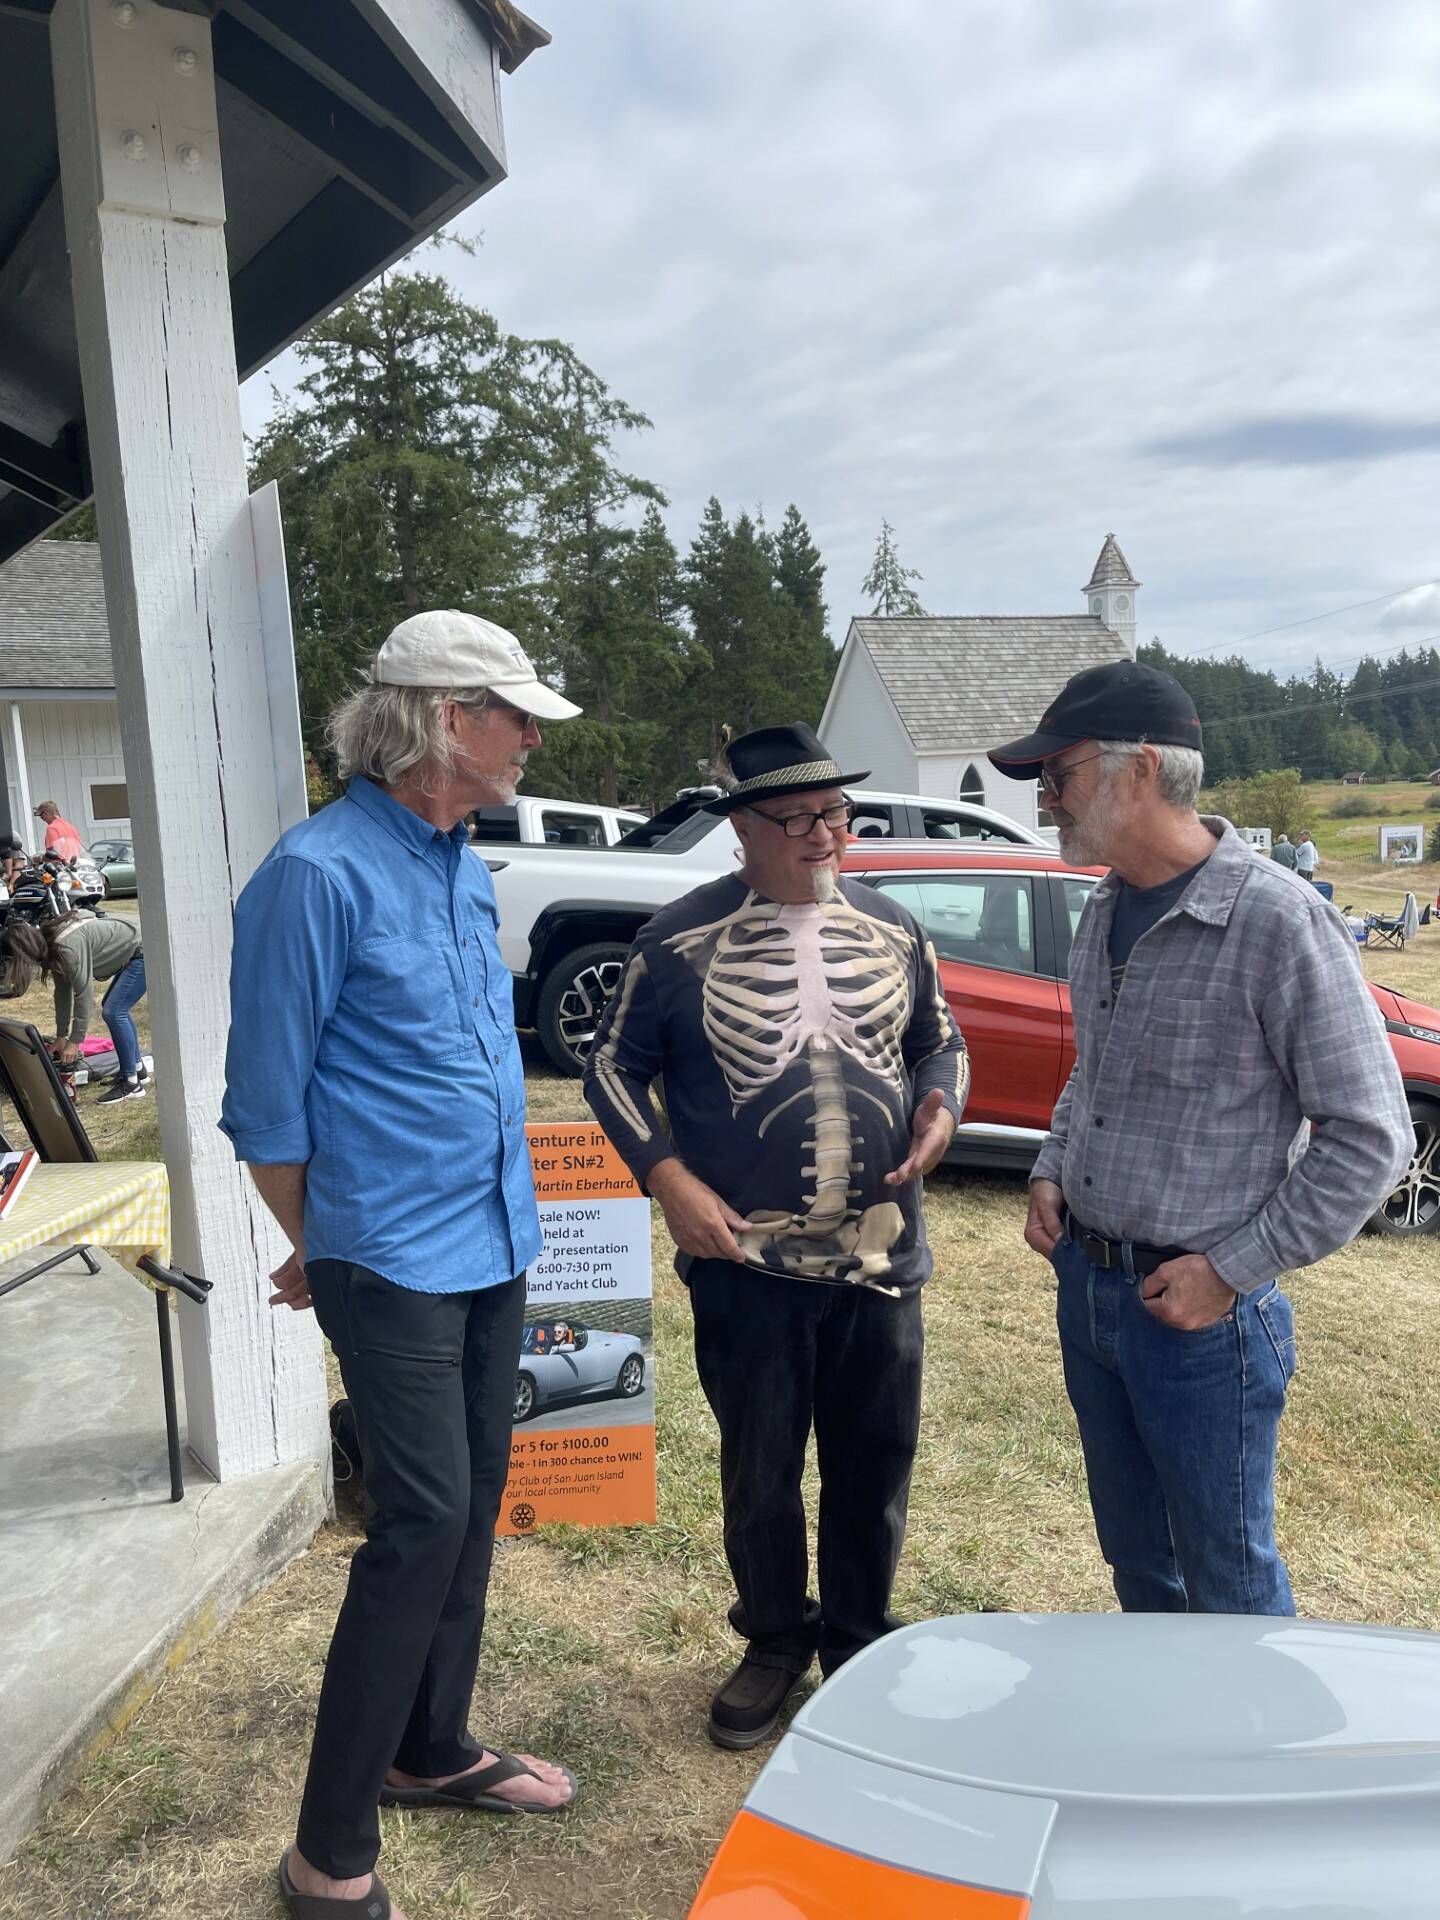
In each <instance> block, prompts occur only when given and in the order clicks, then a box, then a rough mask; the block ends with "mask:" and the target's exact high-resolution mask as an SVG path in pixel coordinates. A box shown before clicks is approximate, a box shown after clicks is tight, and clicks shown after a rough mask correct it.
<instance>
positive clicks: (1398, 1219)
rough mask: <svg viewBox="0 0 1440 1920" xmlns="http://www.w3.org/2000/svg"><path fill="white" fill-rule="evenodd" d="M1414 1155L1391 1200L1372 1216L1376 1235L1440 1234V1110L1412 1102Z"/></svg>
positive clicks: (1429, 1105)
mask: <svg viewBox="0 0 1440 1920" xmlns="http://www.w3.org/2000/svg"><path fill="white" fill-rule="evenodd" d="M1410 1118H1411V1120H1412V1121H1414V1123H1415V1153H1414V1156H1413V1158H1412V1159H1411V1161H1410V1164H1409V1166H1408V1167H1407V1168H1406V1169H1405V1171H1404V1173H1403V1174H1402V1175H1401V1177H1400V1184H1399V1185H1398V1186H1397V1187H1396V1189H1395V1191H1394V1192H1393V1193H1392V1194H1391V1195H1390V1197H1389V1199H1388V1200H1386V1201H1384V1202H1383V1203H1382V1205H1380V1206H1379V1207H1377V1208H1376V1210H1375V1212H1374V1213H1372V1214H1371V1216H1370V1220H1369V1226H1370V1229H1371V1231H1372V1232H1373V1233H1405V1234H1417V1233H1437V1232H1440V1106H1434V1105H1432V1103H1431V1102H1430V1101H1428V1100H1418V1099H1416V1100H1412V1101H1411V1102H1410Z"/></svg>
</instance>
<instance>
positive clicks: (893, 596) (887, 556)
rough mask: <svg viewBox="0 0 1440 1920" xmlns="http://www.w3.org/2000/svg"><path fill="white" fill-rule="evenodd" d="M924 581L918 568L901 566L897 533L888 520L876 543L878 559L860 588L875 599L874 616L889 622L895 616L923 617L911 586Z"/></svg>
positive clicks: (921, 608) (873, 563) (921, 609)
mask: <svg viewBox="0 0 1440 1920" xmlns="http://www.w3.org/2000/svg"><path fill="white" fill-rule="evenodd" d="M924 577H925V576H924V575H923V574H922V573H921V572H920V571H919V570H918V569H917V568H915V567H906V566H902V565H901V563H900V552H899V549H898V548H897V546H896V544H895V529H894V528H893V527H892V526H891V524H890V522H889V521H888V520H882V521H881V522H880V538H879V539H878V540H877V541H876V542H875V558H874V559H873V560H872V561H871V563H870V571H869V573H867V574H866V576H865V578H864V580H863V581H862V582H861V586H860V591H861V592H862V593H865V594H871V593H873V594H874V596H875V604H874V606H873V607H872V608H871V609H870V611H871V613H872V614H876V613H879V614H884V615H885V616H886V617H887V618H888V617H889V616H890V615H892V614H923V613H924V611H925V609H924V607H922V606H921V604H920V601H919V598H918V596H917V595H916V593H915V590H914V588H913V587H911V586H910V584H909V583H910V581H912V580H923V579H924Z"/></svg>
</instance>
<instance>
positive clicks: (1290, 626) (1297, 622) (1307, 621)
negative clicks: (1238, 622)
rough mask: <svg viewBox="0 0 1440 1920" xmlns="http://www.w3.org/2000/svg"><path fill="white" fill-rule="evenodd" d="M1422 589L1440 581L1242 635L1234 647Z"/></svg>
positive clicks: (1418, 582) (1420, 584) (1384, 594)
mask: <svg viewBox="0 0 1440 1920" xmlns="http://www.w3.org/2000/svg"><path fill="white" fill-rule="evenodd" d="M1421 587H1440V579H1435V580H1417V581H1416V583H1415V585H1414V586H1413V587H1396V589H1395V591H1394V592H1393V593H1381V594H1377V595H1376V597H1375V599H1373V600H1355V601H1353V602H1352V603H1351V604H1350V605H1349V606H1348V607H1331V609H1330V611H1329V612H1328V613H1307V614H1306V616H1305V618H1304V619H1303V620H1287V621H1285V623H1284V624H1283V625H1282V626H1278V627H1262V628H1261V629H1260V631H1259V633H1242V634H1241V636H1240V638H1239V639H1238V640H1234V641H1232V642H1231V645H1232V646H1236V647H1243V646H1245V645H1246V644H1247V643H1248V642H1249V641H1251V640H1268V639H1269V638H1270V636H1271V634H1272V633H1289V632H1291V630H1292V629H1293V628H1295V627H1310V626H1313V625H1314V624H1315V622H1316V621H1317V620H1334V619H1337V618H1338V617H1339V615H1340V614H1342V613H1362V612H1363V611H1364V609H1365V608H1366V607H1383V606H1384V604H1385V602H1386V601H1387V600H1399V599H1400V598H1401V597H1402V596H1403V595H1404V594H1407V593H1418V592H1419V591H1420V589H1421Z"/></svg>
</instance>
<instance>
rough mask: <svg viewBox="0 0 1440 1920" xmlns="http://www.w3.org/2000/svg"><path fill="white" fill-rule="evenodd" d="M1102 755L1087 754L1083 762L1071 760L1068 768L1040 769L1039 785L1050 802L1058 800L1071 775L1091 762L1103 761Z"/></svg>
mask: <svg viewBox="0 0 1440 1920" xmlns="http://www.w3.org/2000/svg"><path fill="white" fill-rule="evenodd" d="M1104 758H1105V755H1104V754H1103V753H1087V754H1086V756H1085V758H1084V759H1083V760H1072V761H1071V762H1070V764H1069V766H1068V767H1055V768H1050V767H1041V769H1040V785H1041V787H1042V788H1043V789H1044V791H1045V792H1046V793H1048V794H1049V796H1050V798H1051V799H1052V800H1058V799H1059V798H1060V796H1061V795H1062V794H1063V793H1064V791H1065V782H1066V781H1067V780H1068V779H1069V778H1070V776H1071V774H1072V773H1076V772H1078V771H1079V769H1080V768H1081V767H1088V766H1089V764H1090V762H1091V761H1092V760H1103V759H1104Z"/></svg>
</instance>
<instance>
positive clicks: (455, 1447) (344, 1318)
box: [296, 1260, 525, 1879]
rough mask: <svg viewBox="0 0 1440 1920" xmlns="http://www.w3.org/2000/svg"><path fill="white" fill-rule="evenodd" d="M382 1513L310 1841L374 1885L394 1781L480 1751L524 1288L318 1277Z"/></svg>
mask: <svg viewBox="0 0 1440 1920" xmlns="http://www.w3.org/2000/svg"><path fill="white" fill-rule="evenodd" d="M307 1272H308V1274H309V1279H310V1294H311V1298H312V1299H313V1300H314V1302H315V1315H316V1318H317V1319H318V1320H319V1322H320V1325H321V1328H322V1329H323V1331H324V1333H325V1335H326V1337H327V1339H328V1340H329V1341H330V1344H331V1345H332V1346H333V1347H334V1349H335V1353H336V1357H337V1358H338V1360H339V1362H340V1371H341V1374H342V1376H343V1378H344V1381H345V1391H346V1393H347V1394H348V1395H349V1396H350V1402H351V1405H352V1407H353V1408H354V1411H355V1422H356V1426H357V1428H358V1431H359V1435H360V1446H361V1451H362V1453H363V1456H364V1460H365V1487H366V1491H367V1493H368V1494H369V1496H370V1499H371V1500H372V1501H373V1503H374V1512H373V1513H372V1514H371V1516H370V1519H369V1523H368V1525H367V1527H366V1533H365V1542H364V1545H363V1546H362V1547H361V1548H360V1549H359V1551H358V1552H357V1553H356V1555H355V1557H354V1559H353V1560H352V1561H351V1563H350V1584H349V1586H348V1587H347V1588H346V1591H345V1599H344V1601H343V1603H342V1605H341V1608H340V1616H339V1618H338V1620H337V1621H336V1623H335V1633H334V1637H333V1639H332V1640H331V1642H330V1653H329V1657H328V1658H327V1660H326V1662H325V1679H324V1682H323V1683H322V1685H321V1688H320V1706H319V1711H318V1714H317V1716H316V1722H315V1739H314V1744H313V1746H312V1747H311V1750H310V1771H309V1775H308V1777H307V1779H306V1782H305V1796H304V1799H303V1801H302V1802H301V1807H300V1824H299V1829H298V1832H297V1834H296V1841H297V1844H298V1846H299V1848H300V1851H301V1853H303V1854H304V1856H305V1858H306V1859H307V1860H308V1861H309V1862H310V1864H311V1865H312V1866H314V1867H318V1868H319V1870H320V1871H321V1872H322V1873H328V1874H332V1875H333V1876H335V1878H337V1879H350V1878H353V1877H357V1876H359V1875H360V1874H363V1873H368V1872H369V1871H370V1869H371V1867H373V1866H374V1864H375V1860H376V1857H377V1856H378V1854H379V1852H380V1817H379V1813H378V1810H377V1807H378V1800H379V1794H380V1788H381V1786H382V1784H383V1783H384V1779H385V1774H386V1772H387V1770H388V1769H389V1768H390V1767H392V1766H396V1767H400V1768H402V1769H403V1770H404V1771H405V1772H406V1773H414V1774H420V1775H423V1776H427V1777H434V1776H436V1775H439V1774H446V1773H458V1772H460V1771H462V1770H463V1769H464V1768H466V1767H469V1766H472V1765H473V1764H474V1762H475V1761H476V1760H478V1759H479V1757H480V1754H481V1752H482V1751H483V1749H482V1748H481V1747H479V1746H477V1745H476V1743H475V1741H474V1740H472V1739H471V1737H470V1733H469V1729H468V1724H467V1723H468V1720H469V1713H470V1695H471V1692H472V1690H473V1688H474V1685H475V1667H476V1663H477V1661H478V1660H479V1657H480V1632H481V1628H482V1626H483V1624H484V1619H485V1589H486V1586H487V1585H488V1583H489V1579H490V1554H491V1549H492V1546H493V1544H494V1537H495V1521H496V1518H497V1516H498V1514H499V1511H500V1500H501V1496H502V1495H503V1493H504V1491H505V1477H506V1473H507V1471H508V1468H509V1463H510V1424H511V1413H512V1411H513V1408H514V1404H515V1373H516V1367H517V1364H518V1362H519V1358H520V1329H521V1324H522V1321H523V1318H524V1312H525V1277H524V1275H523V1274H522V1275H521V1276H520V1277H519V1278H518V1279H516V1280H507V1281H504V1282H503V1283H502V1284H501V1285H500V1286H496V1287H486V1288H483V1289H481V1290H480V1291H478V1292H474V1293H416V1292H414V1291H413V1290H411V1289H408V1288H406V1287H398V1286H396V1285H394V1284H393V1282H391V1281H389V1280H383V1279H381V1278H380V1276H379V1275H378V1274H375V1273H371V1272H369V1271H368V1269H366V1268H364V1267H352V1266H350V1265H348V1264H346V1263H345V1262H343V1261H338V1260H312V1261H311V1262H310V1263H309V1266H308V1268H307Z"/></svg>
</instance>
